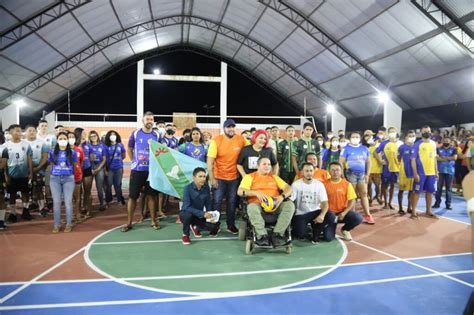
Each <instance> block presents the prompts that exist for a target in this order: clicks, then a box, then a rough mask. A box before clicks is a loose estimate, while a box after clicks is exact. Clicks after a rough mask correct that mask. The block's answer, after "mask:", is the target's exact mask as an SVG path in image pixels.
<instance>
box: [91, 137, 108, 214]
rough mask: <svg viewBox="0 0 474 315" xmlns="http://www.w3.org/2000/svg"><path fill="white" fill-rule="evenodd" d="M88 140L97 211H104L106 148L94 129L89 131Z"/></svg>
mask: <svg viewBox="0 0 474 315" xmlns="http://www.w3.org/2000/svg"><path fill="white" fill-rule="evenodd" d="M89 142H90V146H91V156H92V160H91V164H92V176H93V177H94V180H95V187H96V189H97V195H98V197H99V211H104V210H105V203H104V201H105V200H104V193H105V189H104V183H105V163H106V162H107V157H106V148H105V146H104V144H103V143H102V142H101V141H100V138H99V134H98V133H97V132H96V131H95V130H92V131H91V132H90V133H89Z"/></svg>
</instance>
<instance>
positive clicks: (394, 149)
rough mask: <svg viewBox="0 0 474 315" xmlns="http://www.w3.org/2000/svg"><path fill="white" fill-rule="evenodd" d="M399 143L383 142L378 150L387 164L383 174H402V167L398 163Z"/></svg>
mask: <svg viewBox="0 0 474 315" xmlns="http://www.w3.org/2000/svg"><path fill="white" fill-rule="evenodd" d="M399 146H400V145H399V143H398V142H392V141H389V140H385V141H383V142H382V143H381V144H380V145H379V147H378V148H377V150H376V151H377V153H381V155H382V159H383V160H384V161H385V162H386V164H385V165H384V167H383V172H384V173H387V172H391V173H393V172H400V167H399V163H398V159H397V157H398V147H399Z"/></svg>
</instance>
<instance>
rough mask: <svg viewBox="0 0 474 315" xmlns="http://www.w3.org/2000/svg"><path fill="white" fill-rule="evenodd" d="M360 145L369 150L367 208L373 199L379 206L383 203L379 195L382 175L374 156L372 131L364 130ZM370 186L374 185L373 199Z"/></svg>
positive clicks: (374, 148)
mask: <svg viewBox="0 0 474 315" xmlns="http://www.w3.org/2000/svg"><path fill="white" fill-rule="evenodd" d="M362 144H363V145H365V146H366V147H367V148H368V149H369V153H370V171H369V174H370V175H369V182H368V183H367V191H368V197H369V206H371V205H372V201H373V199H374V198H375V199H376V200H377V202H378V203H379V204H380V205H381V204H383V201H382V199H381V195H380V191H381V188H380V181H381V175H382V164H380V162H379V161H378V160H377V158H376V157H375V155H376V154H377V153H376V152H375V150H376V149H377V147H376V146H375V140H374V133H373V132H372V130H366V131H365V132H364V140H363V141H362ZM372 184H374V185H375V197H372Z"/></svg>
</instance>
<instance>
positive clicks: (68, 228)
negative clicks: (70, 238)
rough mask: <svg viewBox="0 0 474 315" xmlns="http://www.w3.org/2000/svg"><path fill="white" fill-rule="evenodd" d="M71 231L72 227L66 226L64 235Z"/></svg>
mask: <svg viewBox="0 0 474 315" xmlns="http://www.w3.org/2000/svg"><path fill="white" fill-rule="evenodd" d="M71 231H72V225H70V224H68V225H66V228H65V229H64V233H69V232H71Z"/></svg>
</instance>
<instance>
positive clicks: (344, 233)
mask: <svg viewBox="0 0 474 315" xmlns="http://www.w3.org/2000/svg"><path fill="white" fill-rule="evenodd" d="M341 233H342V237H343V238H344V239H345V240H346V241H352V235H351V232H349V231H345V230H341Z"/></svg>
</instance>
